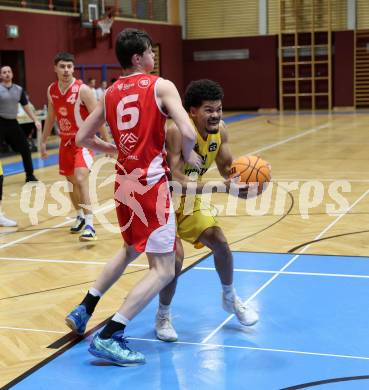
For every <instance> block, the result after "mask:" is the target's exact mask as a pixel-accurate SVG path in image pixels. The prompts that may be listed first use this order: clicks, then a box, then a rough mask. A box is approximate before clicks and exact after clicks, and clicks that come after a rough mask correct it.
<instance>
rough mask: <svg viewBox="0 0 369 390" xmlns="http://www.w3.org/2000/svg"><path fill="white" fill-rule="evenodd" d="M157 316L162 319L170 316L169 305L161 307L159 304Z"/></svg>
mask: <svg viewBox="0 0 369 390" xmlns="http://www.w3.org/2000/svg"><path fill="white" fill-rule="evenodd" d="M158 314H159V316H162V317H164V316H168V315H169V314H170V305H163V304H162V303H160V302H159V308H158Z"/></svg>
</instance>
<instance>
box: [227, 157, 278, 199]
mask: <svg viewBox="0 0 369 390" xmlns="http://www.w3.org/2000/svg"><path fill="white" fill-rule="evenodd" d="M230 177H238V178H239V182H240V184H242V183H247V184H250V185H253V184H254V188H255V187H256V186H257V194H258V195H260V194H261V193H262V192H263V190H265V188H266V187H267V184H268V183H269V182H270V180H271V178H272V168H271V165H270V164H269V163H268V162H267V161H265V160H263V159H262V158H261V157H259V156H242V157H239V158H238V159H236V160H234V161H233V163H232V166H231V174H230ZM240 194H241V193H240Z"/></svg>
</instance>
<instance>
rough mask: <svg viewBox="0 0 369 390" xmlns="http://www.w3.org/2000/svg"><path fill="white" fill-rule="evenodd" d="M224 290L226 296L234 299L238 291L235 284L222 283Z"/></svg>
mask: <svg viewBox="0 0 369 390" xmlns="http://www.w3.org/2000/svg"><path fill="white" fill-rule="evenodd" d="M222 287H223V292H224V295H225V297H226V298H228V299H232V298H234V296H235V295H236V291H235V289H234V287H233V284H228V285H227V284H222Z"/></svg>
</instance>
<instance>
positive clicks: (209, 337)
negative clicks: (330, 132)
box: [202, 189, 369, 344]
mask: <svg viewBox="0 0 369 390" xmlns="http://www.w3.org/2000/svg"><path fill="white" fill-rule="evenodd" d="M368 193H369V189H368V190H366V191H365V192H364V193H363V194H362V195H361V196H360V197H359V198H358V199H356V201H355V202H354V203H353V204H352V205H351V206H350V207H349V208H348V209H347V210H346V212H345V213H344V214H341V215H339V216H338V217H337V218H336V219H335V220H334V221H332V222H331V223H330V224H329V225H328V226H327V227H326V228H324V229H323V230H322V231H321V232H320V233H319V234H318V235H317V236H316V237H315V238H314V240H313V241H316V240H318V239H319V238H321V237H322V236H323V235H324V234H325V233H326V232H327V231H328V230H329V229H331V228H332V227H333V226H334V225H335V224H336V223H337V222H338V221H339V220H340V219H341V218H342V217H344V216H345V215H346V214H347V213H348V212H349V211H350V210H351V209H352V208H353V207H355V206H356V204H357V203H359V202H360V201H361V200H362V199H363V198H365V196H366V195H367V194H368ZM312 244H313V243H310V244H308V245H306V246H304V247H303V248H302V250H301V252H299V254H297V255H295V256H294V257H293V258H292V259H291V260H290V261H289V262H287V263H286V264H285V265H284V266H283V267H282V268H281V269H280V270H279V271H277V273H276V274H275V275H273V276H272V277H271V278H270V279H269V280H267V281H266V282H265V283H264V284H263V285H262V286H261V287H260V288H259V289H258V290H256V291H255V292H254V294H252V295H251V297H250V298H248V299H247V300H246V301H245V302H244V303H245V304H246V305H247V304H248V303H249V302H250V301H251V300H253V299H254V298H255V297H256V296H257V295H259V294H260V293H261V292H262V291H263V290H264V289H265V288H266V287H267V286H269V284H271V283H272V282H273V280H274V279H276V278H277V277H278V276H279V275H280V274H281V273H282V272H283V271H284V270H285V269H286V268H288V267H289V266H290V265H291V264H292V263H293V262H294V261H295V260H296V259H298V258H299V257H300V255H301V254H302V253H303V252H305V251H306V250H307V249H308V248H309V247H310V246H311V245H312ZM233 317H234V314H231V315H230V316H229V317H228V318H226V319H225V320H224V321H223V322H222V323H221V324H220V325H219V326H218V327H217V328H216V329H214V330H213V331H212V332H211V333H210V334H209V335H208V336H206V337H205V338H204V339H203V340H202V343H204V344H205V343H207V342H208V340H210V339H211V338H212V337H213V336H214V335H215V334H216V333H217V332H218V331H219V330H220V329H221V328H222V327H223V326H224V325H225V324H226V323H227V322H229V321H230V320H231V319H232V318H233Z"/></svg>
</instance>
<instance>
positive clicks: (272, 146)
mask: <svg viewBox="0 0 369 390" xmlns="http://www.w3.org/2000/svg"><path fill="white" fill-rule="evenodd" d="M329 126H330V124H329V123H328V122H327V123H324V125H320V126H318V127H313V128H312V129H309V130H306V131H303V132H302V133H299V134H296V135H293V136H292V137H288V138H285V139H283V140H281V141H278V142H275V143H274V144H270V145H266V146H264V147H262V148H260V149H257V150H253V151H252V152H246V153H245V155H246V156H247V155H254V154H258V153H260V152H264V151H265V150H269V149H273V148H275V147H276V146H280V145H283V144H286V143H287V142H290V141H293V140H295V139H298V138H301V137H304V136H305V135H308V134H311V133H315V132H316V131H319V130H321V129H325V128H326V127H329ZM213 169H217V167H216V165H215V166H212V167H210V168H209V169H208V172H209V171H212V170H213Z"/></svg>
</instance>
